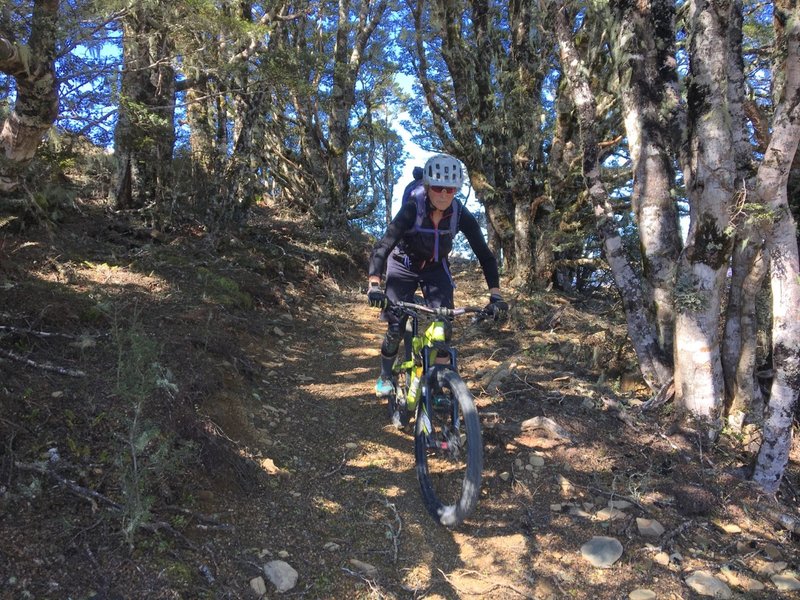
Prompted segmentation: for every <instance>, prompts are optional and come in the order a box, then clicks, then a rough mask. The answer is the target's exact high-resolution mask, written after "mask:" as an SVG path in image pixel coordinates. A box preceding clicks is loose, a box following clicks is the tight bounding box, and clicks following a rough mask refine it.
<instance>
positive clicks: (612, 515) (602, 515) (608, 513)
mask: <svg viewBox="0 0 800 600" xmlns="http://www.w3.org/2000/svg"><path fill="white" fill-rule="evenodd" d="M594 516H595V518H596V519H597V520H598V521H613V520H614V519H624V518H625V513H624V512H622V511H621V510H617V509H616V508H610V507H609V508H603V509H600V510H598V511H597V512H596V513H595V515H594Z"/></svg>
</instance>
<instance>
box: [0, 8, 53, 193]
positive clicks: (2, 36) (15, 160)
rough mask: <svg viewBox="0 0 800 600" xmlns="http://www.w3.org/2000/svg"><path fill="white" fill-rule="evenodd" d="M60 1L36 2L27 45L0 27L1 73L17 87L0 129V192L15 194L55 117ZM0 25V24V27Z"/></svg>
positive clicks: (31, 17) (12, 33)
mask: <svg viewBox="0 0 800 600" xmlns="http://www.w3.org/2000/svg"><path fill="white" fill-rule="evenodd" d="M58 6H59V2H58V0H35V1H34V2H33V9H32V12H31V15H30V33H29V35H28V40H27V44H23V43H21V42H18V41H16V40H15V36H14V32H13V31H10V30H5V31H4V30H3V29H2V28H0V71H1V72H3V73H5V74H7V75H9V76H11V77H13V79H14V81H15V84H16V92H17V96H16V100H15V102H14V108H13V110H12V111H11V112H10V114H9V115H8V116H7V117H6V119H5V120H4V122H3V124H2V129H0V148H2V152H0V194H6V195H7V194H10V193H13V192H15V191H16V190H17V189H18V188H19V186H20V183H21V181H22V179H23V178H24V176H25V174H26V173H25V170H26V168H27V166H28V164H29V163H30V161H31V160H32V159H33V157H34V155H35V154H36V150H37V148H38V147H39V144H40V143H41V141H42V137H43V136H44V135H45V134H46V133H47V132H48V131H49V129H50V127H52V125H53V122H54V121H55V120H56V117H57V116H58V81H57V78H56V71H55V58H56V40H57V39H58V36H57V22H58ZM0 24H2V23H0Z"/></svg>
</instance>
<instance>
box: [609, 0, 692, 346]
mask: <svg viewBox="0 0 800 600" xmlns="http://www.w3.org/2000/svg"><path fill="white" fill-rule="evenodd" d="M611 8H612V14H613V15H614V31H613V36H612V38H613V39H614V58H615V63H616V67H617V72H618V76H619V91H618V94H619V96H620V99H621V105H622V111H623V118H624V122H625V132H626V136H627V141H628V149H629V152H630V156H631V162H632V171H633V190H632V195H631V207H632V209H633V213H634V218H635V220H636V224H637V226H638V231H639V239H640V243H641V252H642V266H643V269H642V271H643V279H642V286H643V294H644V303H645V306H646V307H647V308H648V310H651V311H652V313H653V315H654V318H655V325H656V330H657V332H658V340H659V345H660V347H661V350H662V352H664V354H665V355H666V356H672V335H673V331H674V325H675V314H674V310H673V303H672V290H673V285H674V282H675V268H676V264H677V262H676V261H677V258H678V254H679V253H680V249H681V240H680V235H679V231H678V214H677V207H676V204H675V201H674V199H673V196H672V190H673V188H674V186H675V172H674V168H673V164H674V161H675V158H676V157H675V152H674V148H675V147H677V144H675V143H674V140H675V138H676V137H678V136H679V133H677V135H676V132H679V127H678V125H679V120H680V114H681V106H680V96H679V91H678V73H677V69H676V64H677V63H676V59H675V44H674V38H675V24H674V20H675V8H674V2H671V1H670V0H649V1H647V2H636V3H632V2H618V1H617V2H612V3H611Z"/></svg>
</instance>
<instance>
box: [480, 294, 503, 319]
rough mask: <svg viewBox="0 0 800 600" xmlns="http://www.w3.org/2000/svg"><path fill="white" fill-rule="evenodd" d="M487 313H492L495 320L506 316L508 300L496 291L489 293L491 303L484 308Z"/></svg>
mask: <svg viewBox="0 0 800 600" xmlns="http://www.w3.org/2000/svg"><path fill="white" fill-rule="evenodd" d="M483 310H484V312H486V314H489V315H492V316H493V317H494V320H495V321H497V320H498V319H499V318H501V317H504V316H505V315H506V313H507V312H508V302H506V301H505V300H503V297H502V296H501V295H500V294H497V293H494V294H490V295H489V304H487V305H486V308H484V309H483Z"/></svg>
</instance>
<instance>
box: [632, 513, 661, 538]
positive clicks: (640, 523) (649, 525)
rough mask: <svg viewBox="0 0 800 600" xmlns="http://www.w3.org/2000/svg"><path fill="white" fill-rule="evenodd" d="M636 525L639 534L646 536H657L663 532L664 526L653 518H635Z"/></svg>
mask: <svg viewBox="0 0 800 600" xmlns="http://www.w3.org/2000/svg"><path fill="white" fill-rule="evenodd" d="M636 527H638V528H639V535H643V536H646V537H659V536H661V535H663V534H664V526H663V525H662V524H661V523H659V522H658V521H656V520H655V519H642V518H638V517H637V519H636Z"/></svg>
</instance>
